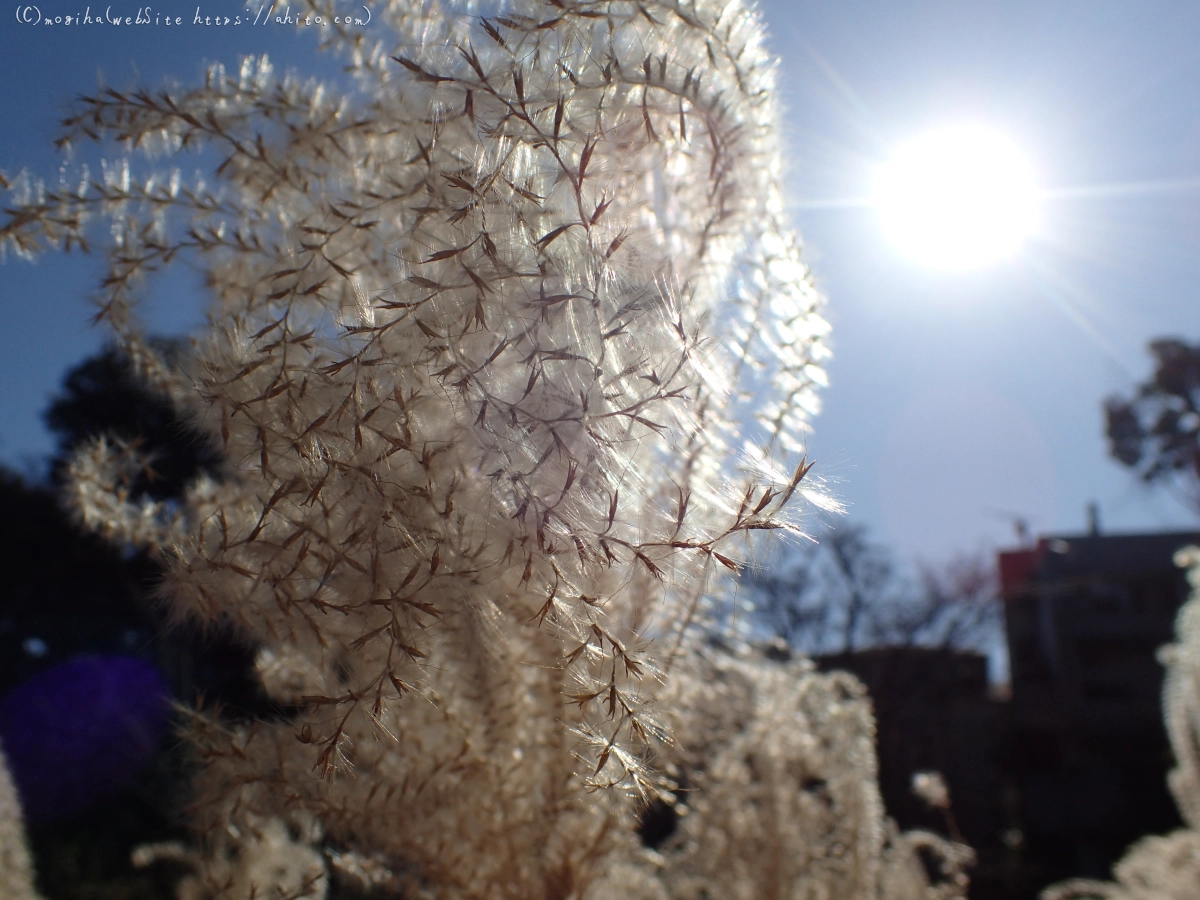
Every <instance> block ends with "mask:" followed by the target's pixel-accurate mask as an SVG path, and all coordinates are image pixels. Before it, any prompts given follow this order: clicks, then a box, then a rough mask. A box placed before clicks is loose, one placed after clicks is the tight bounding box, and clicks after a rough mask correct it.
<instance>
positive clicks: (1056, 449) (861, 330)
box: [0, 0, 1200, 560]
mask: <svg viewBox="0 0 1200 900" xmlns="http://www.w3.org/2000/svg"><path fill="white" fill-rule="evenodd" d="M88 5H89V4H88V3H87V2H78V3H77V2H74V0H70V2H64V0H44V2H43V3H42V4H41V12H42V14H43V15H47V14H48V15H66V14H77V13H83V12H84V9H85V7H87V6H88ZM107 5H108V0H103V3H102V4H96V3H93V4H91V6H92V10H91V12H92V15H93V16H95V15H96V13H97V11H98V10H99V9H100V8H101V7H102V6H107ZM118 5H119V4H117V3H113V4H112V9H113V10H114V11H115V10H116V9H117V7H118ZM126 6H127V7H128V10H127V12H128V14H130V15H133V14H134V13H135V12H136V10H137V9H138V4H137V3H128V4H126ZM143 6H144V3H143ZM195 6H196V3H195V2H191V3H190V4H184V3H179V2H171V3H161V4H159V5H157V6H152V9H153V11H154V12H155V13H165V12H166V11H167V10H168V9H170V10H171V11H172V14H173V15H175V14H179V15H185V16H187V15H194V8H195ZM201 6H202V8H203V11H204V12H205V13H207V12H208V11H209V10H210V8H211V11H212V12H213V13H215V12H217V10H218V9H220V10H222V11H228V12H230V14H232V13H234V12H235V11H237V10H242V9H244V7H238V6H237V5H236V4H235V3H231V2H229V0H220V2H212V0H204V2H202V3H201ZM121 9H122V10H125V7H121ZM763 9H764V12H765V15H766V18H767V21H768V24H769V27H770V29H771V34H772V44H773V46H774V48H775V50H776V51H777V52H778V53H779V54H780V56H781V60H782V62H781V68H780V88H781V97H782V100H783V103H784V105H785V107H786V110H787V112H786V115H785V141H786V147H787V161H788V166H789V172H788V187H789V198H790V204H791V206H792V208H793V214H794V217H795V221H796V224H797V225H798V227H799V228H800V230H801V231H802V233H803V235H804V238H805V241H806V244H807V247H808V251H809V260H810V263H811V264H812V266H813V268H814V270H815V273H816V277H817V280H818V282H819V283H820V284H821V286H822V287H823V289H824V290H825V292H826V293H827V295H828V297H829V307H828V314H829V317H830V318H831V320H832V322H833V324H834V350H835V357H834V359H833V361H832V363H831V366H830V374H831V378H832V386H831V387H830V389H829V390H828V391H827V392H826V393H825V397H824V403H825V411H824V412H823V414H822V415H821V417H820V418H819V419H818V420H817V422H816V423H815V426H816V427H815V431H814V433H813V435H812V436H811V440H810V455H811V456H812V457H814V458H815V459H816V460H817V462H818V470H819V471H821V472H823V473H824V475H825V477H826V478H827V479H829V480H830V481H831V483H832V486H833V488H834V490H835V492H836V493H837V494H838V495H839V496H840V497H841V498H842V499H843V501H845V502H846V503H847V505H848V507H849V517H850V518H851V519H853V520H855V521H858V522H861V523H864V524H866V525H867V526H868V527H870V528H871V529H872V531H873V532H874V533H875V534H876V535H877V536H878V537H880V538H882V539H884V540H886V541H888V542H889V543H892V544H893V545H894V546H895V547H897V549H898V550H900V551H901V552H902V553H904V554H908V555H915V556H920V557H922V558H924V559H927V560H937V559H940V558H943V557H946V556H948V555H950V554H952V553H955V552H961V551H971V550H975V549H981V548H988V547H994V546H997V545H1004V544H1010V543H1012V541H1013V534H1014V532H1013V520H1014V519H1015V518H1016V517H1018V516H1019V517H1023V518H1025V519H1027V520H1028V521H1029V523H1030V525H1031V527H1032V528H1033V530H1034V531H1035V532H1041V533H1045V532H1072V531H1080V530H1082V529H1083V528H1084V524H1085V513H1084V510H1085V506H1086V504H1087V503H1088V501H1091V500H1094V501H1096V502H1098V503H1099V505H1100V513H1101V520H1102V526H1103V527H1104V528H1105V530H1109V531H1120V530H1146V529H1158V528H1165V527H1188V526H1192V525H1194V523H1195V522H1196V521H1197V518H1196V517H1195V516H1194V515H1193V514H1191V513H1189V512H1188V511H1187V510H1186V509H1185V508H1184V506H1183V505H1182V504H1180V503H1179V502H1177V501H1175V500H1173V499H1172V498H1170V497H1168V496H1166V495H1163V494H1158V493H1147V492H1146V491H1144V490H1143V489H1141V488H1140V487H1139V486H1138V485H1136V484H1135V483H1134V482H1133V480H1132V479H1131V478H1130V476H1129V475H1128V474H1127V473H1126V472H1125V471H1124V470H1123V469H1121V468H1120V467H1119V466H1117V465H1115V464H1113V463H1111V462H1109V461H1108V460H1107V457H1106V448H1105V444H1104V440H1103V433H1102V432H1103V423H1102V415H1101V402H1102V400H1103V398H1104V397H1105V396H1106V395H1108V394H1110V393H1113V392H1115V391H1122V390H1124V391H1128V390H1129V389H1130V387H1131V386H1132V385H1133V384H1134V383H1135V381H1136V380H1137V379H1139V378H1142V377H1144V376H1145V375H1146V374H1148V371H1149V360H1148V357H1147V356H1146V353H1145V345H1146V342H1147V341H1148V340H1150V339H1151V338H1153V337H1156V336H1160V335H1179V336H1182V337H1184V338H1186V339H1190V340H1200V315H1198V312H1200V304H1198V303H1197V297H1196V286H1197V285H1200V187H1198V186H1200V181H1197V179H1200V91H1196V90H1195V85H1196V84H1198V83H1200V41H1198V40H1197V37H1196V36H1197V35H1198V34H1200V5H1197V4H1194V3H1190V2H1172V3H1139V4H1136V5H1135V4H1132V3H1127V2H1108V0H1105V2H1099V0H1092V2H1087V3H1083V2H1055V3H1044V2H1005V3H995V2H994V3H981V2H964V0H937V2H905V3H890V4H885V3H879V2H865V0H853V2H850V0H842V2H838V3H823V4H809V3H794V2H786V0H769V2H766V3H764V4H763ZM16 11H17V6H16V5H15V4H14V5H12V6H10V7H6V8H4V9H2V10H0V76H2V77H0V84H2V85H3V86H4V89H3V90H0V116H2V119H0V121H3V122H4V123H5V124H4V126H3V128H2V129H0V170H3V171H5V172H6V173H8V174H9V175H12V174H15V172H16V171H18V170H19V169H20V168H21V167H22V166H23V165H25V166H29V167H30V168H31V169H32V170H33V171H35V172H36V173H38V174H41V175H44V176H47V177H50V178H53V177H55V172H56V167H57V166H58V164H59V161H58V160H57V159H56V158H54V157H53V156H52V155H51V154H50V153H49V152H48V148H49V147H50V144H51V141H52V139H53V137H54V134H55V125H56V121H57V118H58V116H59V114H60V112H61V110H62V109H63V106H64V103H65V102H66V101H68V100H69V99H70V98H71V97H73V96H75V95H77V94H78V93H81V92H87V91H90V90H93V89H94V88H95V86H96V84H97V78H98V73H99V76H100V77H102V78H103V81H104V83H105V84H107V85H110V86H113V87H117V88H124V87H129V86H131V85H133V84H135V83H138V82H139V81H141V82H146V83H149V84H150V85H152V86H153V85H156V84H158V83H159V82H161V80H162V79H163V78H164V77H178V78H187V79H190V78H194V77H196V76H198V75H199V73H200V72H201V71H202V66H203V63H204V60H206V59H208V60H220V61H223V62H225V63H226V64H227V65H230V66H234V65H236V64H237V61H238V59H239V58H240V57H241V56H242V55H244V54H247V53H263V52H266V53H268V54H269V55H270V56H271V57H272V58H273V59H274V60H276V61H277V62H278V63H281V64H283V65H285V66H288V65H302V66H304V67H305V68H310V67H312V66H314V65H315V66H319V67H321V68H323V69H324V70H325V71H331V70H332V65H331V62H330V61H329V60H326V59H323V58H319V57H318V56H317V54H316V53H315V50H314V46H315V42H314V41H313V40H311V39H308V40H304V39H298V38H297V37H296V36H295V35H293V34H292V33H291V29H287V28H278V27H273V26H272V27H249V28H247V27H241V28H229V29H215V28H205V27H195V26H183V27H180V28H178V29H175V28H172V29H166V28H152V27H150V28H142V29H140V30H138V29H128V30H127V29H124V28H111V27H109V26H104V27H102V28H99V29H96V30H94V31H89V30H86V29H85V28H78V29H69V28H66V27H62V28H59V27H50V28H35V27H31V26H23V25H20V24H18V22H17V21H16V19H17V16H16V15H15V13H16ZM966 121H970V122H983V123H986V124H988V125H989V126H990V127H992V128H994V129H996V130H998V131H1002V132H1004V133H1006V134H1008V135H1009V136H1010V138H1011V139H1012V140H1013V141H1015V142H1016V143H1017V144H1019V145H1020V146H1021V147H1023V148H1024V150H1025V151H1026V153H1027V154H1028V156H1029V158H1030V160H1031V162H1032V165H1033V166H1034V168H1035V169H1036V170H1037V172H1038V173H1039V177H1040V181H1041V183H1042V184H1043V185H1044V186H1046V187H1048V188H1057V189H1066V188H1072V189H1073V188H1084V189H1086V190H1082V191H1079V192H1077V193H1078V194H1079V196H1075V197H1072V198H1070V199H1059V200H1056V201H1053V202H1048V204H1047V206H1046V208H1045V210H1044V214H1043V224H1042V228H1041V232H1040V234H1039V236H1038V237H1037V238H1036V239H1034V240H1033V241H1031V242H1030V243H1029V244H1028V245H1027V246H1026V247H1025V249H1024V250H1023V251H1022V253H1021V254H1019V255H1018V256H1017V257H1016V258H1015V259H1013V260H1012V261H1009V262H1003V263H999V264H996V265H994V266H991V267H988V268H984V269H980V270H974V271H968V272H959V273H945V272H939V271H935V270H929V269H923V268H921V267H919V266H917V265H916V264H913V263H911V262H909V261H907V260H906V259H904V258H903V257H902V256H901V255H900V254H899V253H898V251H897V250H896V249H895V248H894V247H893V246H891V245H890V244H889V242H888V241H887V240H886V238H885V236H884V235H883V233H882V231H881V229H880V227H879V225H878V223H877V221H876V219H875V217H874V215H873V213H872V211H871V210H870V209H866V208H861V207H853V206H851V207H848V208H828V206H827V204H826V201H830V200H835V201H836V200H841V199H848V198H849V199H853V198H860V197H862V196H864V195H865V194H866V193H868V192H869V190H870V186H871V179H872V173H873V170H874V167H875V166H876V165H878V164H879V163H880V162H882V161H883V160H885V159H886V158H887V157H888V156H889V155H890V154H891V153H892V152H893V151H894V150H895V148H896V147H897V146H899V145H901V144H902V143H903V142H905V141H906V140H908V139H910V138H912V137H914V136H916V135H919V134H920V133H922V132H924V131H927V130H929V129H931V128H937V127H940V126H944V125H952V124H956V123H959V122H966ZM1131 185H1132V187H1130V186H1131ZM1139 185H1140V186H1139ZM96 271H97V264H96V262H95V261H94V260H91V259H88V258H87V257H74V256H67V257H63V256H58V255H54V256H49V257H45V258H43V259H42V260H41V261H40V262H38V263H37V264H35V265H29V264H27V263H24V262H20V261H12V260H10V261H9V262H8V263H7V264H6V265H5V266H4V267H3V269H0V310H2V311H3V322H4V327H3V329H2V330H0V387H2V388H3V389H2V390H0V461H3V462H5V463H7V464H10V465H17V466H21V465H24V464H25V461H27V460H35V459H36V458H37V457H38V456H39V455H41V454H44V453H45V452H46V451H47V450H48V449H49V448H50V440H49V437H48V435H47V434H46V433H45V431H44V430H43V428H42V426H41V422H40V414H41V411H42V409H43V408H44V407H45V404H46V402H47V399H48V397H49V395H50V394H51V393H52V392H53V390H54V389H55V387H56V385H57V384H58V382H59V379H60V378H61V376H62V374H63V372H64V371H65V369H66V368H67V367H68V366H70V365H71V364H73V363H75V362H77V361H78V360H80V359H81V358H83V357H84V356H85V355H86V354H88V353H90V352H92V351H93V350H94V349H95V348H97V347H98V346H99V344H100V342H101V340H102V335H101V334H100V333H97V332H95V331H93V330H91V329H90V328H89V326H88V325H87V318H88V315H89V309H88V305H87V302H86V298H87V295H88V291H89V290H90V287H91V284H92V278H93V277H94V275H95V273H96ZM194 281H195V279H194V277H193V276H192V275H190V274H189V273H187V272H182V273H180V274H179V275H177V276H174V277H173V278H172V279H171V280H169V281H166V282H163V283H161V284H160V285H158V287H157V289H156V299H155V302H154V303H152V304H150V305H149V307H148V310H147V312H148V316H149V319H150V325H151V327H152V328H153V329H154V330H158V331H162V332H178V331H181V330H185V329H187V328H189V327H193V326H194V325H196V324H197V323H199V322H200V321H201V320H202V311H201V306H200V300H199V292H198V290H197V287H196V284H195V283H194Z"/></svg>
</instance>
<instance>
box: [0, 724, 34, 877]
mask: <svg viewBox="0 0 1200 900" xmlns="http://www.w3.org/2000/svg"><path fill="white" fill-rule="evenodd" d="M0 900H40V898H39V895H38V893H37V890H36V889H35V888H34V884H33V861H32V860H31V859H30V857H29V845H28V843H27V842H26V840H25V820H24V816H23V815H22V813H21V798H20V797H19V796H18V795H17V789H16V786H15V785H14V784H13V781H12V776H11V775H9V772H8V760H7V759H6V758H5V756H4V749H3V748H2V747H0Z"/></svg>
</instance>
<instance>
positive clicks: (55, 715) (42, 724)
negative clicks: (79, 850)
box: [0, 656, 171, 825]
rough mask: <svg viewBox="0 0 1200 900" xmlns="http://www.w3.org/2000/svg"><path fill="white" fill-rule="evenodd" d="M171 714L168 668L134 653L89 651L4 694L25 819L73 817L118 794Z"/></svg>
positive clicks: (0, 736)
mask: <svg viewBox="0 0 1200 900" xmlns="http://www.w3.org/2000/svg"><path fill="white" fill-rule="evenodd" d="M170 717H171V703H170V692H169V690H168V688H167V684H166V681H165V680H164V678H163V676H162V674H161V673H160V672H159V671H158V669H156V668H155V667H154V666H152V665H150V664H149V663H146V662H143V661H142V660H140V659H135V658H133V657H127V656H88V657H82V658H80V659H75V660H71V661H69V662H65V663H62V664H61V665H57V666H54V667H53V668H50V669H47V670H46V671H44V672H41V673H39V674H38V675H35V676H34V677H33V678H30V679H29V680H28V681H26V682H24V683H23V684H21V685H20V686H18V687H17V688H15V689H14V690H13V691H12V692H11V693H9V694H8V695H7V696H6V697H4V699H3V700H0V744H3V747H4V753H5V755H6V756H7V757H8V765H9V769H10V771H11V772H12V778H13V781H14V782H15V784H16V786H17V790H18V792H19V793H20V795H21V804H22V806H23V808H24V812H25V818H26V821H27V822H29V823H30V824H31V825H42V824H48V823H51V822H57V821H62V820H64V819H69V818H71V817H73V816H75V815H78V814H79V813H82V812H84V811H86V810H87V809H88V808H89V807H91V806H94V805H95V804H96V803H98V802H100V801H101V800H104V799H106V798H107V797H110V796H112V795H114V794H117V793H119V792H120V791H121V790H123V789H124V788H125V787H127V786H128V785H129V784H130V783H132V781H133V780H134V779H135V778H136V777H137V774H138V772H139V771H141V769H142V768H143V767H144V766H145V765H146V763H148V762H149V761H150V759H151V757H153V755H154V753H155V751H156V750H157V748H158V745H159V742H160V741H161V740H162V737H163V734H164V733H165V731H166V728H167V724H168V722H169V720H170Z"/></svg>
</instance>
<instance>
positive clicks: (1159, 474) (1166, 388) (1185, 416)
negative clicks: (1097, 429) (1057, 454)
mask: <svg viewBox="0 0 1200 900" xmlns="http://www.w3.org/2000/svg"><path fill="white" fill-rule="evenodd" d="M1150 353H1151V355H1152V356H1153V357H1154V361H1155V369H1154V374H1153V375H1152V376H1151V377H1150V378H1149V379H1148V380H1147V381H1145V382H1143V383H1142V384H1140V385H1139V386H1138V388H1137V391H1136V392H1135V393H1134V395H1133V396H1132V397H1131V398H1125V397H1120V396H1113V397H1109V398H1108V399H1107V400H1106V401H1105V403H1104V414H1105V433H1106V435H1107V437H1108V444H1109V453H1110V454H1111V455H1112V457H1113V458H1114V459H1116V460H1117V461H1119V462H1121V463H1122V464H1124V465H1126V466H1128V467H1129V468H1131V469H1133V470H1134V471H1135V472H1137V474H1138V475H1139V477H1140V478H1141V479H1142V480H1143V481H1144V482H1146V483H1147V484H1151V483H1161V484H1168V485H1171V486H1173V487H1175V488H1176V489H1178V490H1180V491H1181V492H1182V493H1183V494H1184V496H1185V497H1186V498H1187V500H1188V502H1189V503H1190V504H1191V505H1192V507H1193V508H1195V509H1196V510H1198V511H1200V344H1194V345H1193V344H1188V343H1185V342H1184V341H1181V340H1179V339H1177V338H1164V339H1161V340H1157V341H1152V342H1151V343H1150Z"/></svg>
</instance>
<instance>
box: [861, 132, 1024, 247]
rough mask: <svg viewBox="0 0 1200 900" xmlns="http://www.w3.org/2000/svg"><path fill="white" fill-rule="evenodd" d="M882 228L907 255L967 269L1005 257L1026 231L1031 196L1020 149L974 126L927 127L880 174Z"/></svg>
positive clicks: (878, 198) (878, 194) (877, 199)
mask: <svg viewBox="0 0 1200 900" xmlns="http://www.w3.org/2000/svg"><path fill="white" fill-rule="evenodd" d="M875 202H876V205H877V207H878V209H879V213H880V216H881V218H882V220H883V226H884V229H885V230H886V231H887V233H888V236H889V237H890V238H891V239H892V240H893V241H894V242H895V243H896V245H897V246H898V247H899V248H900V249H901V250H902V251H903V252H904V253H905V255H907V256H909V257H910V258H912V259H913V260H915V261H916V262H919V263H923V264H925V265H929V266H934V267H937V268H942V269H966V268H971V267H974V266H982V265H986V264H988V263H992V262H996V261H998V260H1001V259H1003V258H1005V257H1007V256H1010V255H1011V254H1012V253H1013V252H1014V251H1015V250H1016V249H1017V248H1018V247H1019V246H1020V245H1021V243H1022V242H1023V241H1024V240H1025V238H1026V237H1028V236H1029V234H1030V233H1031V232H1032V231H1033V228H1034V226H1035V225H1036V222H1037V198H1036V195H1035V191H1034V183H1033V175H1032V172H1031V171H1030V169H1029V166H1028V164H1027V163H1026V162H1025V160H1024V158H1023V157H1022V156H1021V153H1020V151H1019V150H1018V149H1017V148H1016V146H1014V145H1013V143H1012V142H1011V141H1009V140H1007V139H1006V138H1004V137H1003V136H1002V135H999V134H996V133H994V132H991V131H988V130H986V129H983V128H975V127H963V126H960V127H951V128H943V129H940V130H938V131H933V132H930V133H929V134H926V135H924V136H922V137H920V138H917V139H916V140H914V141H913V142H911V143H909V144H907V145H905V146H904V147H902V148H901V149H900V150H899V152H898V153H896V155H895V156H894V157H893V158H892V160H891V162H889V163H888V164H887V165H886V166H884V167H883V168H882V169H881V170H880V173H879V181H878V186H877V189H876V194H875Z"/></svg>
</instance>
